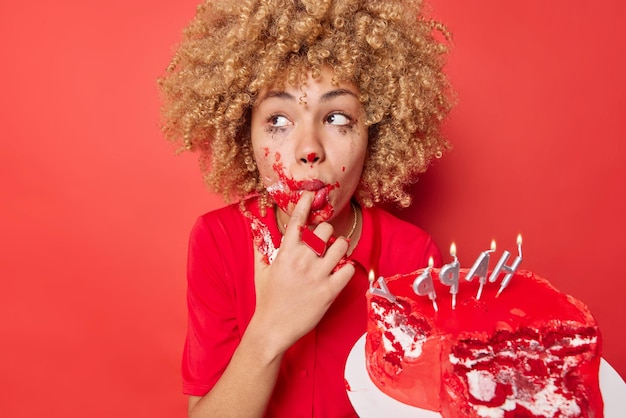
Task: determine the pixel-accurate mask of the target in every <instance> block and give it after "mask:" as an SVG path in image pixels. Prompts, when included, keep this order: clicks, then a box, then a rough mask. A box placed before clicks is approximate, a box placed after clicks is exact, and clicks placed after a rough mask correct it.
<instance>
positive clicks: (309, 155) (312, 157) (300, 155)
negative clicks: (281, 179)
mask: <svg viewBox="0 0 626 418" xmlns="http://www.w3.org/2000/svg"><path fill="white" fill-rule="evenodd" d="M296 159H297V160H298V162H299V163H300V164H304V165H309V164H318V163H320V162H322V161H324V147H323V145H322V142H321V141H320V137H319V133H318V132H316V131H315V129H314V128H313V129H306V132H302V136H300V138H299V141H298V146H297V149H296Z"/></svg>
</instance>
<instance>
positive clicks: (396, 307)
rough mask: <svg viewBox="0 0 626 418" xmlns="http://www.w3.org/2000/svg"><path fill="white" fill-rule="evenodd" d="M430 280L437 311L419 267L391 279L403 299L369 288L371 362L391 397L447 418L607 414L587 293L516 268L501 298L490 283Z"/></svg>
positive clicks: (391, 286) (389, 283) (369, 365)
mask: <svg viewBox="0 0 626 418" xmlns="http://www.w3.org/2000/svg"><path fill="white" fill-rule="evenodd" d="M437 273H438V270H437V269H433V279H434V283H435V287H436V291H437V295H438V299H437V302H438V305H439V311H438V312H435V311H434V309H433V306H432V303H431V301H430V300H429V299H428V298H427V297H423V296H417V295H416V294H415V293H414V292H413V290H412V287H411V284H412V282H413V280H414V279H415V277H417V276H418V275H419V274H420V271H418V272H415V273H413V274H409V275H398V276H394V277H391V278H388V279H387V280H386V281H387V286H388V287H389V290H390V292H391V293H392V294H394V295H395V296H396V302H395V303H394V302H390V301H389V300H387V299H385V298H382V297H379V296H374V295H371V294H369V295H368V300H369V302H370V304H369V306H370V310H369V320H368V335H367V338H366V359H367V369H368V372H369V374H370V376H371V378H372V381H373V382H374V383H375V384H376V386H378V388H379V389H381V391H383V392H384V393H387V394H388V395H390V396H392V397H393V398H395V399H397V400H399V401H401V402H404V403H407V404H410V405H414V406H417V407H420V408H423V409H430V410H434V411H441V413H442V415H443V416H444V417H498V418H505V417H550V418H556V417H593V418H598V417H602V416H603V404H602V397H601V394H600V390H599V382H598V370H599V366H600V346H601V340H600V334H599V332H598V328H597V325H596V322H595V320H594V319H593V316H592V315H591V313H590V312H589V310H588V309H587V307H586V306H585V305H584V304H582V303H581V302H580V301H577V300H575V299H574V298H572V297H570V296H568V295H566V294H564V293H562V292H559V291H558V290H556V289H555V288H554V287H553V286H552V285H550V284H549V283H548V282H547V281H546V280H544V279H541V278H539V277H537V276H535V275H533V274H532V273H529V272H519V273H517V274H516V275H515V276H514V277H513V280H512V281H511V283H510V285H509V286H508V287H507V288H506V289H505V290H504V292H503V293H502V294H501V295H500V296H499V297H498V298H496V297H495V294H496V291H497V289H498V286H497V284H490V283H487V284H486V286H485V288H484V291H483V294H482V296H481V299H480V300H476V298H475V296H476V291H477V288H478V283H476V282H465V280H464V275H465V273H466V271H465V270H462V271H461V286H460V288H459V293H458V295H457V301H458V302H457V306H456V309H454V310H453V309H452V307H451V303H448V302H449V300H450V295H449V294H448V293H447V292H448V291H449V288H448V287H447V286H444V285H442V284H441V283H439V281H438V280H437Z"/></svg>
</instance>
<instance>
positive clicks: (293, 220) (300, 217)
mask: <svg viewBox="0 0 626 418" xmlns="http://www.w3.org/2000/svg"><path fill="white" fill-rule="evenodd" d="M314 197H315V194H314V193H313V192H308V191H305V192H303V193H302V196H300V200H298V203H296V206H295V207H294V208H293V212H292V213H291V216H290V217H289V223H288V224H287V231H285V235H291V234H294V233H295V234H297V235H298V236H299V234H300V228H306V223H307V219H308V218H309V212H311V204H312V203H313V198H314ZM290 231H295V232H291V234H290Z"/></svg>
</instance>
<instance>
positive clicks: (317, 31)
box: [159, 0, 452, 207]
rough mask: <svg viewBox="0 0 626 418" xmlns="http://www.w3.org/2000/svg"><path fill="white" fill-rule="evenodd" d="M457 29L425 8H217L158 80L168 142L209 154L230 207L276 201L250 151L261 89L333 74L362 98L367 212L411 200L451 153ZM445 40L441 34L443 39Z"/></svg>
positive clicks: (211, 180) (299, 1)
mask: <svg viewBox="0 0 626 418" xmlns="http://www.w3.org/2000/svg"><path fill="white" fill-rule="evenodd" d="M438 34H439V35H440V34H443V37H445V39H446V40H448V39H449V36H448V33H447V31H446V29H445V28H444V27H443V26H442V25H441V24H439V23H437V22H434V21H431V20H427V19H425V18H424V17H423V15H422V2H421V1H420V0H404V1H403V0H380V1H371V0H336V1H333V0H244V1H234V0H232V1H224V0H206V1H205V2H204V3H203V4H201V5H200V6H198V9H197V13H196V16H195V18H194V20H193V21H192V22H191V23H190V24H189V26H188V27H187V28H186V29H185V31H184V36H183V40H182V41H181V43H180V44H179V46H178V49H177V51H176V53H175V55H174V57H173V59H172V61H171V63H170V65H169V67H168V68H167V71H166V73H165V74H164V76H163V77H161V78H160V79H159V85H160V86H161V89H162V92H163V98H164V103H163V108H162V111H163V118H164V121H163V131H164V134H165V137H166V138H167V139H169V140H171V141H173V142H175V143H177V144H179V145H180V146H181V147H182V148H183V149H188V150H198V151H199V152H200V162H201V167H202V170H203V173H204V178H205V181H206V183H207V185H208V186H209V187H210V188H212V189H213V190H214V191H215V192H217V193H220V194H222V195H223V196H224V198H225V199H226V201H231V200H233V199H235V200H236V199H241V198H243V197H245V196H248V195H250V194H253V193H260V194H261V195H263V196H265V197H267V196H266V194H265V193H266V192H265V190H264V187H263V185H262V182H261V180H260V178H259V172H258V170H257V168H256V165H255V162H254V158H253V154H252V150H251V145H250V142H251V141H250V118H251V109H252V106H253V104H254V101H255V99H256V97H257V95H258V93H259V91H260V90H261V89H263V88H264V87H265V86H269V85H272V84H274V83H275V82H277V81H284V82H286V83H290V84H291V85H294V86H295V85H297V83H298V82H299V80H300V75H301V74H302V71H303V70H307V71H311V72H312V74H313V77H315V78H317V77H319V75H320V72H321V68H322V67H324V66H327V67H329V68H331V69H332V70H333V71H334V74H335V78H336V79H338V80H341V81H350V82H353V83H354V84H355V85H356V86H357V87H358V88H359V91H360V93H361V95H360V101H361V103H362V105H363V108H364V110H365V115H366V117H365V122H366V125H367V126H368V127H369V143H368V157H367V160H366V162H365V166H364V169H363V174H362V178H361V182H360V184H359V186H358V188H357V191H356V194H355V195H356V198H357V200H358V201H359V203H360V204H361V205H364V206H365V207H370V206H372V205H374V204H375V203H381V202H388V203H389V202H395V203H396V204H397V205H399V206H401V207H406V206H408V205H409V204H410V203H411V196H410V194H409V192H408V188H409V186H410V185H411V184H412V183H414V182H415V181H416V180H417V176H418V174H420V173H422V172H424V171H425V170H426V168H427V167H428V165H429V163H430V161H431V160H432V159H433V157H440V156H441V154H442V152H443V151H445V150H446V149H447V148H448V147H449V145H448V143H447V141H446V140H445V138H443V136H442V135H441V132H440V127H441V122H442V121H443V119H444V118H445V117H446V115H447V114H448V112H449V111H450V108H451V106H452V95H451V94H450V87H449V83H448V81H447V79H446V77H445V74H444V72H443V66H444V63H445V60H444V58H445V54H446V53H447V51H448V47H447V44H446V42H444V41H440V40H438V39H437V38H438ZM439 37H440V38H441V36H439Z"/></svg>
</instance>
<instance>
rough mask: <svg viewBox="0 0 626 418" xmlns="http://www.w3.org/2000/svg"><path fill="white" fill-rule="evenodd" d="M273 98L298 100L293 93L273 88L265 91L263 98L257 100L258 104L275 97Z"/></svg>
mask: <svg viewBox="0 0 626 418" xmlns="http://www.w3.org/2000/svg"><path fill="white" fill-rule="evenodd" d="M273 98H277V99H283V100H290V101H294V102H295V101H296V98H295V97H294V96H293V95H292V94H289V93H287V92H286V91H279V90H271V91H268V92H267V93H265V94H264V95H263V96H261V98H259V100H257V102H256V104H257V105H258V104H259V103H261V102H263V101H265V100H267V99H273Z"/></svg>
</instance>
